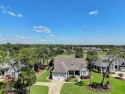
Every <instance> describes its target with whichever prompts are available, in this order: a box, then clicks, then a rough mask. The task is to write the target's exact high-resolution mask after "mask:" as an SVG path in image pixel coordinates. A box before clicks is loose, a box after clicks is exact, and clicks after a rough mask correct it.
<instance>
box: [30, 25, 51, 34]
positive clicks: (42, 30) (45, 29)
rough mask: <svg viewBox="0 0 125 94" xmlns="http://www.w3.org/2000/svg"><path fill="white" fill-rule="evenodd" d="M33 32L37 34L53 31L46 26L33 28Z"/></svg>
mask: <svg viewBox="0 0 125 94" xmlns="http://www.w3.org/2000/svg"><path fill="white" fill-rule="evenodd" d="M32 30H33V31H36V32H43V33H51V30H50V29H49V28H48V27H46V26H33V29H32Z"/></svg>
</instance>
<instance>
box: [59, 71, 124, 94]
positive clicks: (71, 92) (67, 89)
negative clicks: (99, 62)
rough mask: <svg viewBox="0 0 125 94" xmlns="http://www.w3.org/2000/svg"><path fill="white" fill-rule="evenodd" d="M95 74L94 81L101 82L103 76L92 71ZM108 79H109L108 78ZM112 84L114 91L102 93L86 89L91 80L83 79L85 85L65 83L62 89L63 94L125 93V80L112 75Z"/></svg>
mask: <svg viewBox="0 0 125 94" xmlns="http://www.w3.org/2000/svg"><path fill="white" fill-rule="evenodd" d="M92 75H93V77H94V78H93V79H92V81H93V82H101V79H102V76H101V75H100V74H97V73H92ZM106 80H107V79H106ZM109 81H110V83H111V85H112V88H113V90H112V92H109V93H106V92H105V93H104V92H103V93H100V92H93V91H90V90H88V89H86V85H88V84H89V80H86V81H83V83H84V86H78V85H75V84H73V83H72V84H68V83H66V84H64V85H63V87H62V89H61V94H125V81H122V80H118V79H115V78H113V77H111V78H110V79H109Z"/></svg>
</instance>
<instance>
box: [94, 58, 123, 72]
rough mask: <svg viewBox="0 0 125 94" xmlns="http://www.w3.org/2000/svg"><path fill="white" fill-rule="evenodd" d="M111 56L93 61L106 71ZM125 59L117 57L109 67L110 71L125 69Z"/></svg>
mask: <svg viewBox="0 0 125 94" xmlns="http://www.w3.org/2000/svg"><path fill="white" fill-rule="evenodd" d="M110 59H111V57H110V56H105V57H103V58H99V59H98V60H97V61H95V62H93V65H94V67H95V68H96V69H97V70H98V71H99V72H100V73H104V72H105V71H106V69H107V67H108V66H109V62H108V61H109V60H110ZM124 62H125V59H123V58H117V57H115V61H113V62H112V64H111V65H110V67H109V72H116V71H125V63H124Z"/></svg>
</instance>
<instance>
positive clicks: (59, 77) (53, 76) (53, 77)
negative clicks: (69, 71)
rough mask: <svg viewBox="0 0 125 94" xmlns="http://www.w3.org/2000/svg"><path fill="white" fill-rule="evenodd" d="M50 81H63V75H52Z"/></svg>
mask: <svg viewBox="0 0 125 94" xmlns="http://www.w3.org/2000/svg"><path fill="white" fill-rule="evenodd" d="M52 79H53V80H60V81H64V80H65V75H59V74H58V75H57V74H53V75H52Z"/></svg>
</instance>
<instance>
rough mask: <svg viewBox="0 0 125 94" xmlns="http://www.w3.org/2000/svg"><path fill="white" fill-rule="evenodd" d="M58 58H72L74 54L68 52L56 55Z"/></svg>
mask: <svg viewBox="0 0 125 94" xmlns="http://www.w3.org/2000/svg"><path fill="white" fill-rule="evenodd" d="M57 57H58V58H74V54H70V55H58V56H57Z"/></svg>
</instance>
